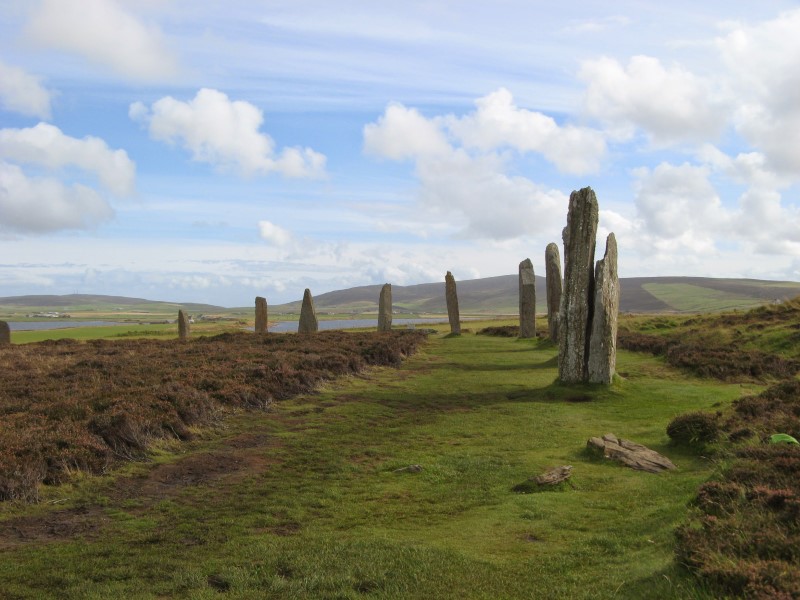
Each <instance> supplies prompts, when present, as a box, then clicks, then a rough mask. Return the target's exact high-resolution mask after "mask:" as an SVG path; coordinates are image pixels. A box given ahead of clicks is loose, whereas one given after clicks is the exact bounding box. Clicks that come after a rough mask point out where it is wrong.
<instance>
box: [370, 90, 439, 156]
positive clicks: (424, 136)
mask: <svg viewBox="0 0 800 600" xmlns="http://www.w3.org/2000/svg"><path fill="white" fill-rule="evenodd" d="M364 149H365V150H366V151H367V153H369V154H373V155H376V156H383V157H386V158H390V159H392V160H405V159H415V158H417V157H427V156H443V155H446V154H448V153H449V152H450V144H449V142H448V141H447V137H446V136H445V134H444V132H443V131H442V129H441V123H440V120H439V119H427V118H425V117H424V116H422V115H421V114H420V113H419V111H418V110H416V109H415V108H406V107H405V106H403V105H402V104H397V103H392V104H389V106H387V107H386V110H385V111H384V113H383V115H381V116H380V117H379V118H378V121H377V123H369V124H367V125H366V126H365V127H364Z"/></svg>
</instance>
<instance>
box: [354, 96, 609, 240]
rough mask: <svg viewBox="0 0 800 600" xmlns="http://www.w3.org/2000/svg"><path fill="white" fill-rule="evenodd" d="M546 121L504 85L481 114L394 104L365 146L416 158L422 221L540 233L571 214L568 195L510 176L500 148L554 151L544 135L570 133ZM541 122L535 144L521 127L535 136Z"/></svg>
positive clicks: (469, 230)
mask: <svg viewBox="0 0 800 600" xmlns="http://www.w3.org/2000/svg"><path fill="white" fill-rule="evenodd" d="M504 119H506V120H510V121H511V122H512V123H511V125H510V126H507V127H505V126H504V127H500V128H499V129H498V130H496V131H495V130H493V128H492V125H493V121H503V120H504ZM548 119H549V118H548V117H545V116H544V115H541V114H539V113H531V112H529V111H521V110H519V109H517V108H516V107H514V106H513V104H512V102H511V95H510V94H509V93H508V92H507V91H506V90H500V91H499V92H496V93H495V94H493V95H490V96H487V97H486V98H483V99H481V100H480V101H479V108H478V111H477V112H475V113H471V114H470V115H467V116H466V117H462V118H460V119H459V118H456V117H454V116H453V115H447V116H444V117H441V116H438V117H432V118H426V117H424V116H422V115H421V114H420V113H419V112H418V111H417V110H415V109H413V108H412V109H409V108H406V107H404V106H402V105H400V104H396V103H393V104H390V105H389V106H388V107H387V108H386V111H385V112H384V114H383V115H382V116H381V117H380V118H379V119H378V120H377V122H375V123H370V124H368V125H367V126H366V127H364V147H365V150H366V151H367V152H368V153H370V154H373V155H377V156H383V157H386V158H390V159H393V160H403V159H412V160H414V164H415V173H416V176H417V179H418V180H419V183H420V191H419V205H420V206H419V211H420V221H421V222H423V223H424V222H425V221H427V220H429V219H430V220H433V221H435V222H442V221H444V222H446V223H448V227H449V228H450V230H451V231H456V232H457V233H458V235H460V236H466V237H471V238H489V239H493V240H506V239H511V238H515V237H519V236H525V235H531V234H534V233H537V232H541V231H543V230H545V229H547V228H549V227H551V226H554V224H555V223H556V222H557V221H558V220H559V219H561V218H562V217H563V216H564V215H565V214H566V196H565V195H564V194H563V193H561V192H559V191H557V190H552V189H547V188H545V187H543V186H539V185H537V184H535V183H534V182H532V181H530V180H529V179H526V178H525V177H521V176H513V175H510V174H508V173H507V171H508V170H509V164H508V163H509V161H510V156H509V155H508V153H506V154H500V153H499V152H498V151H497V150H498V149H502V148H504V147H507V146H514V145H516V147H517V148H518V149H519V151H520V152H530V151H541V152H542V153H545V152H546V153H552V152H553V150H552V148H544V147H543V143H542V140H543V139H546V138H547V136H548V135H549V136H551V137H550V140H551V142H552V143H553V145H554V146H557V145H558V141H559V139H562V138H561V136H562V135H566V136H567V137H569V135H570V134H569V132H566V133H565V130H564V129H562V128H559V127H558V126H556V125H555V123H550V122H548ZM542 121H544V122H545V125H544V129H546V130H547V133H546V134H545V135H544V136H539V139H538V140H536V141H535V142H533V143H531V142H529V141H527V140H526V139H525V135H524V134H523V135H521V136H520V135H517V134H516V132H515V129H516V127H518V126H522V127H529V129H528V132H529V133H530V132H531V131H530V130H531V129H532V128H533V129H535V128H536V127H537V126H539V124H540V123H541V122H542ZM446 131H449V132H450V133H451V134H452V135H451V137H452V140H453V141H452V143H451V141H449V140H448V136H447V134H446ZM459 142H460V143H461V145H455V144H458V143H459ZM567 145H568V144H567ZM567 145H565V146H563V147H566V146H567ZM563 147H562V148H563ZM560 149H561V148H559V149H558V150H556V152H558V151H560ZM595 150H596V148H595ZM551 156H552V154H551ZM565 160H567V159H565ZM569 160H577V161H580V160H582V159H581V158H580V157H579V158H576V159H569ZM574 164H577V163H574Z"/></svg>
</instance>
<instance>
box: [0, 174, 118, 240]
mask: <svg viewBox="0 0 800 600" xmlns="http://www.w3.org/2000/svg"><path fill="white" fill-rule="evenodd" d="M113 216H114V211H113V209H112V208H111V206H110V205H109V204H108V202H107V201H106V200H104V199H103V198H102V197H101V196H100V195H99V194H98V193H97V192H95V191H94V190H92V189H91V188H88V187H86V186H84V185H80V184H74V185H71V186H67V185H64V184H63V183H61V182H60V181H58V180H57V179H53V178H49V177H36V178H31V177H28V176H26V175H25V173H24V172H23V171H22V169H20V168H19V167H18V166H16V165H11V164H8V163H5V162H2V161H0V230H5V231H10V232H12V233H48V232H52V231H58V230H63V229H88V228H91V227H94V226H96V225H98V224H99V223H102V222H104V221H107V220H109V219H111V218H112V217H113Z"/></svg>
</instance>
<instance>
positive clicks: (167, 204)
mask: <svg viewBox="0 0 800 600" xmlns="http://www.w3.org/2000/svg"><path fill="white" fill-rule="evenodd" d="M586 186H591V187H592V188H593V189H594V190H595V192H596V194H597V197H598V200H599V204H600V226H599V230H598V247H597V254H598V258H599V257H600V256H602V253H603V250H604V244H605V237H606V236H607V235H608V233H609V232H612V231H613V232H614V233H615V235H616V237H617V242H618V246H619V272H620V276H621V277H637V276H659V275H664V276H666V275H685V276H704V277H747V278H755V279H776V280H789V281H798V280H800V5H798V3H797V2H787V1H777V0H762V1H760V2H751V1H749V0H748V1H738V2H737V1H730V0H727V1H717V0H712V1H708V2H696V1H693V2H687V1H685V0H675V1H674V2H642V1H621V2H607V1H604V2H596V1H593V0H589V1H575V0H562V1H561V2H558V3H553V2H545V1H541V0H495V1H494V2H485V1H482V2H474V1H472V0H462V1H458V2H456V1H455V0H447V1H436V0H426V1H416V0H406V1H404V2H397V3H388V2H372V1H368V0H339V1H336V2H330V1H324V0H293V1H292V2H285V1H281V2H278V1H268V0H247V1H246V0H226V1H225V2H222V1H200V0H191V1H189V0H0V296H13V295H23V294H72V293H82V294H110V295H123V296H134V297H142V298H148V299H152V300H167V301H175V302H205V303H211V304H217V305H222V306H248V305H251V304H252V302H253V298H254V297H255V296H256V295H260V296H265V297H266V298H267V300H268V302H269V303H270V304H277V303H283V302H288V301H293V300H299V299H300V298H301V297H302V295H303V290H304V289H305V288H309V289H311V291H312V293H313V294H315V295H317V294H321V293H323V292H326V291H331V290H337V289H345V288H349V287H354V286H359V285H370V284H379V283H380V284H382V283H392V284H395V285H412V284H415V283H427V282H433V281H443V280H444V275H445V273H446V271H452V272H453V274H454V275H455V277H456V279H457V280H465V279H474V278H479V277H490V276H495V275H506V274H514V273H516V272H517V268H518V265H519V262H520V261H522V260H523V259H525V258H530V259H531V260H532V261H533V264H534V269H535V271H536V273H537V274H540V275H539V276H544V252H545V247H546V245H547V244H548V243H549V242H557V243H558V244H559V246H561V230H562V228H563V227H564V225H565V224H566V215H567V206H568V200H569V195H570V193H571V192H572V191H573V190H578V189H581V188H584V187H586Z"/></svg>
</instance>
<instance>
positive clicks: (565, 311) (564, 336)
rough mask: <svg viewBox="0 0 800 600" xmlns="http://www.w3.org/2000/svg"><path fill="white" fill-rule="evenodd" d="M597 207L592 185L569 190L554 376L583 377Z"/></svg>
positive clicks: (573, 380) (567, 379)
mask: <svg viewBox="0 0 800 600" xmlns="http://www.w3.org/2000/svg"><path fill="white" fill-rule="evenodd" d="M598 217H599V208H598V205H597V197H596V196H595V193H594V191H593V190H592V188H589V187H586V188H583V189H582V190H579V191H577V192H572V194H570V197H569V212H568V213H567V226H566V227H565V228H564V231H563V233H562V237H563V239H564V290H563V294H562V295H561V308H560V311H559V331H558V339H559V344H558V377H559V379H560V380H561V381H563V382H565V383H577V382H581V381H586V373H587V369H586V362H587V354H588V352H589V336H590V334H591V329H590V327H591V323H592V312H593V309H594V302H593V299H594V246H595V240H596V236H597V221H598Z"/></svg>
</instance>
